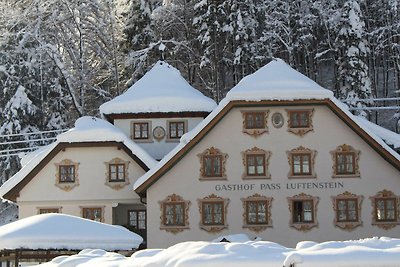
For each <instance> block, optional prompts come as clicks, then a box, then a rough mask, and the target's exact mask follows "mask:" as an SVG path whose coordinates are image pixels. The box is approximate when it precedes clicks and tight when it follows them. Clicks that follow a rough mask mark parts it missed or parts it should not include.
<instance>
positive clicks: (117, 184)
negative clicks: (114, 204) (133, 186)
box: [104, 158, 131, 190]
mask: <svg viewBox="0 0 400 267" xmlns="http://www.w3.org/2000/svg"><path fill="white" fill-rule="evenodd" d="M104 164H105V165H106V172H105V175H106V181H105V183H104V184H105V185H106V186H108V187H110V188H112V189H114V190H120V189H122V188H124V187H125V186H127V185H128V184H130V183H131V182H130V181H129V172H128V168H129V161H125V160H122V159H120V158H113V159H112V160H110V161H108V162H104ZM110 164H124V170H125V174H124V176H125V177H124V180H116V181H111V180H110Z"/></svg>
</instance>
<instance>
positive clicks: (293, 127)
mask: <svg viewBox="0 0 400 267" xmlns="http://www.w3.org/2000/svg"><path fill="white" fill-rule="evenodd" d="M313 113H314V109H305V110H287V114H288V131H289V132H292V133H294V134H296V135H299V136H303V135H305V134H306V133H308V132H310V131H313V126H312V115H313Z"/></svg>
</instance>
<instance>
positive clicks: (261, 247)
mask: <svg viewBox="0 0 400 267" xmlns="http://www.w3.org/2000/svg"><path fill="white" fill-rule="evenodd" d="M225 239H228V240H237V241H242V242H233V243H226V242H203V241H202V242H184V243H179V244H176V245H174V246H172V247H169V248H167V249H147V250H141V251H138V252H136V253H134V254H133V255H132V256H131V257H124V256H122V255H120V254H117V253H110V252H106V251H103V250H98V249H96V250H83V251H81V252H80V253H79V254H77V255H74V256H61V257H57V258H55V259H53V260H52V261H51V262H49V263H46V264H42V265H40V266H41V267H61V266H63V267H67V266H68V267H75V266H79V267H86V266H100V267H111V266H112V267H128V266H129V267H221V266H229V267H236V266H237V267H239V266H241V267H242V266H246V267H261V266H262V267H282V266H284V267H314V266H315V267H358V266H359V267H398V266H400V239H392V238H388V237H382V238H376V237H375V238H368V239H362V240H356V241H342V242H340V241H330V242H324V243H315V242H310V241H303V242H300V243H299V244H298V245H297V246H296V248H287V247H284V246H281V245H279V244H277V243H273V242H268V241H246V238H243V236H238V237H227V238H225Z"/></svg>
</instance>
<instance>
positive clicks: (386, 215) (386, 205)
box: [375, 198, 396, 222]
mask: <svg viewBox="0 0 400 267" xmlns="http://www.w3.org/2000/svg"><path fill="white" fill-rule="evenodd" d="M375 214H376V221H377V222H393V221H396V198H377V199H375Z"/></svg>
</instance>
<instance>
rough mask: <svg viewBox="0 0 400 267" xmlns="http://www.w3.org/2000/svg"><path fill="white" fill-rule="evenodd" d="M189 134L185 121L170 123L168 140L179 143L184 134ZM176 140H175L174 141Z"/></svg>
mask: <svg viewBox="0 0 400 267" xmlns="http://www.w3.org/2000/svg"><path fill="white" fill-rule="evenodd" d="M186 132H187V129H186V122H185V121H169V122H168V139H169V140H172V141H179V138H181V137H182V135H183V134H184V133H186ZM174 139H175V140H174Z"/></svg>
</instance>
